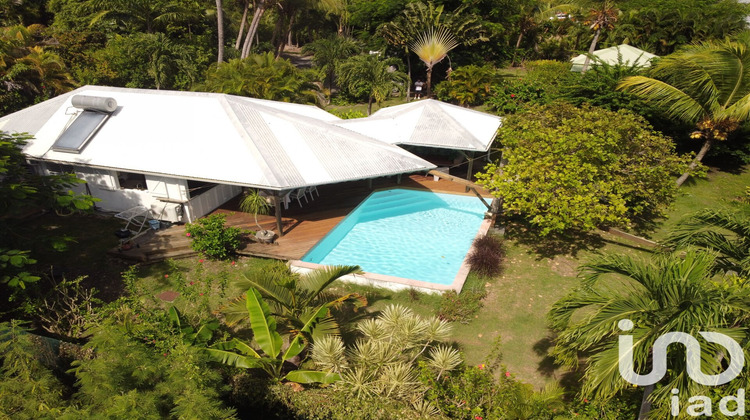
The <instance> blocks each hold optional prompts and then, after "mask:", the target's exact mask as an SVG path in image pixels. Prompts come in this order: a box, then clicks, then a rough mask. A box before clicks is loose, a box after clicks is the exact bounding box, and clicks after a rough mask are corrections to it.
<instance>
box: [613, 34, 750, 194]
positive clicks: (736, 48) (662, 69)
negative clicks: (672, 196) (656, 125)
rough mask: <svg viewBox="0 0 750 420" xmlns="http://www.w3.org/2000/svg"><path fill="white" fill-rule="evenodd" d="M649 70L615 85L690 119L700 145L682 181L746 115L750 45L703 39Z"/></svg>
mask: <svg viewBox="0 0 750 420" xmlns="http://www.w3.org/2000/svg"><path fill="white" fill-rule="evenodd" d="M651 76H653V77H646V76H633V77H628V78H626V79H625V80H623V81H622V82H621V83H620V84H619V85H618V89H623V90H626V91H628V92H630V93H632V94H634V95H636V96H638V97H640V98H641V99H643V100H644V101H646V102H648V103H650V104H653V105H654V106H656V107H658V108H661V109H663V110H664V112H665V113H666V114H667V115H668V116H669V117H671V118H674V119H676V120H679V121H682V122H685V123H688V124H694V125H695V128H696V130H695V131H693V132H692V133H691V134H690V137H691V138H694V139H703V146H702V147H701V149H700V151H699V152H698V154H697V155H696V156H695V159H693V162H692V163H691V164H690V166H689V167H688V170H687V171H686V172H685V173H684V174H682V176H680V178H678V179H677V186H680V185H682V183H683V182H685V180H687V178H688V177H689V176H690V174H691V172H692V171H693V170H694V169H695V168H696V166H697V165H698V164H699V163H700V162H701V160H702V159H703V157H704V156H705V155H706V153H707V152H708V151H709V150H710V149H711V146H712V145H713V144H714V142H716V141H724V140H726V139H727V136H728V135H729V134H730V133H731V132H732V131H734V130H736V129H737V128H738V127H739V126H740V124H742V123H744V122H745V121H747V120H748V118H750V82H748V80H750V50H748V43H746V42H733V41H723V42H705V43H702V44H699V45H693V46H690V47H688V48H686V49H684V50H682V51H680V52H677V53H674V54H672V55H669V56H667V57H664V58H662V59H660V60H659V61H657V63H656V66H655V67H654V68H653V69H652V70H651Z"/></svg>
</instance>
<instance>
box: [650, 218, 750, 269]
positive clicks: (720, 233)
mask: <svg viewBox="0 0 750 420" xmlns="http://www.w3.org/2000/svg"><path fill="white" fill-rule="evenodd" d="M664 245H666V246H668V247H674V248H685V247H700V248H703V249H707V250H710V251H712V252H716V253H717V254H718V256H717V258H716V268H717V269H718V270H721V271H734V272H736V273H739V274H740V275H742V276H747V275H748V274H750V217H748V216H747V214H743V213H741V212H731V211H728V210H714V209H705V210H702V211H699V212H698V213H696V214H694V215H692V216H690V217H689V218H687V219H685V220H683V221H681V222H680V223H679V224H678V225H677V228H676V229H675V230H674V231H673V232H672V233H671V234H670V235H669V236H668V237H667V240H666V241H665V243H664Z"/></svg>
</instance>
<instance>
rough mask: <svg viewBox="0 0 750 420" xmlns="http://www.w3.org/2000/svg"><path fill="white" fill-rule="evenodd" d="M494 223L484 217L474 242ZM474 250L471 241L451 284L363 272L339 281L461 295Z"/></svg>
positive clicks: (297, 266) (300, 266)
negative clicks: (451, 292)
mask: <svg viewBox="0 0 750 420" xmlns="http://www.w3.org/2000/svg"><path fill="white" fill-rule="evenodd" d="M494 221H495V215H494V214H493V215H492V216H490V217H485V218H484V219H483V220H482V223H481V224H480V225H479V230H478V231H477V234H476V235H475V236H474V240H476V239H477V238H480V237H483V236H485V235H487V232H489V230H490V228H491V227H492V225H493V224H494ZM474 248H475V247H474V241H472V243H471V246H470V247H469V250H468V251H467V252H466V255H465V256H464V259H463V261H462V262H461V266H460V267H459V269H458V273H456V276H455V277H454V278H453V282H452V283H451V284H435V283H430V282H426V281H422V280H414V279H407V278H404V277H395V276H388V275H385V274H378V273H370V272H365V271H362V272H360V273H358V274H347V275H346V276H343V277H341V278H340V279H339V280H342V281H344V282H349V283H354V284H360V285H364V286H371V287H379V288H384V289H389V290H393V291H399V290H408V289H416V290H419V291H421V292H425V293H443V292H447V291H449V290H453V291H455V292H456V293H461V289H462V288H463V287H464V283H466V278H467V277H468V276H469V271H470V270H471V264H469V255H471V253H472V252H473V251H474ZM288 265H289V268H290V269H291V270H292V271H293V272H295V273H300V274H304V273H308V272H311V271H313V270H317V269H321V268H326V267H327V266H326V265H322V264H317V263H311V262H306V261H301V260H292V261H289V263H288Z"/></svg>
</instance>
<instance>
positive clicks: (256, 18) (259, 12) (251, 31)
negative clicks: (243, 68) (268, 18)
mask: <svg viewBox="0 0 750 420" xmlns="http://www.w3.org/2000/svg"><path fill="white" fill-rule="evenodd" d="M265 11H266V2H265V1H261V2H258V8H257V9H255V12H254V13H253V21H252V22H250V27H249V28H248V29H247V35H246V36H245V43H244V45H243V46H242V54H240V58H243V59H244V58H247V56H249V55H250V47H252V45H253V37H254V36H255V33H256V32H257V31H258V26H259V25H260V18H261V17H263V13H264V12H265Z"/></svg>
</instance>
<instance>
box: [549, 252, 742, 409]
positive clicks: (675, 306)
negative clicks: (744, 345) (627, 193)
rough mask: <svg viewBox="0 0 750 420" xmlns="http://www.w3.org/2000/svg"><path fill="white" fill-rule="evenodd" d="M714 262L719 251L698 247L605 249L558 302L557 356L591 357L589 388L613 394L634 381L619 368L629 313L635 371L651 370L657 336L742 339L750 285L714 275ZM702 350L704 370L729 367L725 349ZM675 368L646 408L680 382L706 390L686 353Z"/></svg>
mask: <svg viewBox="0 0 750 420" xmlns="http://www.w3.org/2000/svg"><path fill="white" fill-rule="evenodd" d="M714 266H715V257H714V255H713V254H710V253H708V252H703V251H699V250H695V249H693V250H688V251H687V252H686V253H684V254H683V253H675V254H669V255H659V256H656V257H654V258H653V259H651V260H644V259H637V258H634V257H631V256H628V255H619V254H618V255H606V256H601V257H598V258H596V259H594V260H593V261H591V262H590V263H588V264H585V265H584V266H583V267H582V282H581V286H580V288H578V289H577V290H575V291H573V292H572V293H571V294H569V295H568V296H566V297H564V298H563V299H561V300H559V301H557V302H556V303H555V304H554V305H553V307H552V309H551V310H550V312H549V314H548V319H549V321H550V324H551V326H552V328H553V329H555V330H556V331H558V333H559V335H558V338H557V343H556V346H555V348H554V350H553V354H554V356H555V357H556V359H557V360H558V362H560V363H563V364H564V365H566V366H569V367H577V366H578V363H579V362H580V360H582V358H587V359H588V361H587V363H586V368H585V373H584V376H583V388H582V393H583V394H584V395H587V396H594V397H596V398H598V399H600V400H606V399H609V398H612V397H613V396H615V395H616V394H618V393H619V392H621V391H623V390H625V389H626V388H627V387H629V386H631V385H630V384H629V383H627V382H626V381H625V380H624V379H623V378H622V377H621V376H620V372H619V367H618V362H619V355H618V335H619V334H624V333H622V332H620V331H619V330H617V326H618V323H619V321H621V320H623V319H629V320H631V321H632V322H633V323H634V325H635V328H634V329H632V330H631V331H628V334H631V335H632V336H633V342H634V343H635V345H634V349H633V363H634V367H635V371H636V372H641V373H642V372H644V371H650V369H649V364H650V354H651V349H652V348H653V344H654V341H655V340H656V339H657V338H658V337H659V336H661V335H663V334H665V333H667V332H677V331H679V332H686V333H689V334H691V335H693V336H696V337H699V335H698V334H697V333H698V331H717V330H720V331H721V332H723V333H725V334H729V335H731V336H733V337H734V338H736V339H738V341H743V340H744V339H745V334H746V333H745V332H744V331H743V330H741V329H740V327H741V325H738V324H737V321H738V320H740V319H742V318H741V317H746V316H747V314H748V313H750V307H748V304H747V301H748V300H747V299H748V290H747V288H744V290H743V289H742V288H740V287H731V286H732V285H731V284H730V283H729V281H726V282H724V281H721V280H723V279H719V280H717V279H714V278H713V277H714V274H713V269H714ZM702 349H703V351H704V354H703V355H702V359H703V364H702V365H703V366H702V369H703V371H704V372H711V373H713V372H720V371H723V368H722V358H721V357H718V356H717V355H720V354H721V353H720V352H721V351H722V350H723V347H721V346H719V345H716V344H713V343H702ZM675 356H676V355H675ZM669 367H670V373H669V374H668V375H667V376H666V377H665V378H664V379H662V383H663V384H664V386H663V387H661V388H659V389H658V390H657V391H654V392H653V394H651V395H650V396H649V393H650V391H651V390H652V389H653V387H648V388H647V389H646V390H645V392H644V394H645V395H644V404H643V407H642V414H644V413H645V412H647V411H648V407H649V403H650V402H652V401H653V402H659V403H660V407H657V410H659V409H663V408H664V407H665V406H666V407H667V408H668V404H664V401H667V400H668V398H669V397H671V395H670V390H671V389H673V388H678V389H679V390H680V398H683V397H687V396H688V395H698V394H701V395H704V394H702V392H704V391H705V389H701V388H700V387H701V385H699V384H697V383H696V382H693V381H691V380H689V379H688V377H687V374H686V366H685V360H684V358H680V357H674V358H673V360H670V361H669ZM655 418H660V417H655Z"/></svg>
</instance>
